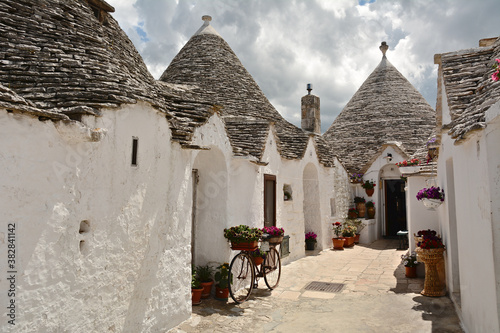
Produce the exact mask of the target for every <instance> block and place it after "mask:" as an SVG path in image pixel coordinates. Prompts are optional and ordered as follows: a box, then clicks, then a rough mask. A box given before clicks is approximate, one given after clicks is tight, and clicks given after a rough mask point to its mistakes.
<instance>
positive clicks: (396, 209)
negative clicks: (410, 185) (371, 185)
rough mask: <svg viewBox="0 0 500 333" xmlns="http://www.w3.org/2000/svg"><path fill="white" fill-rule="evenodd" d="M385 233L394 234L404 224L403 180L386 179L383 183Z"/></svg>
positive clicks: (403, 228)
mask: <svg viewBox="0 0 500 333" xmlns="http://www.w3.org/2000/svg"><path fill="white" fill-rule="evenodd" d="M384 185H385V203H386V205H385V207H386V211H385V217H386V219H385V235H386V236H396V234H397V232H398V231H400V230H408V229H407V226H406V199H405V190H404V188H405V182H404V181H403V180H399V179H390V180H386V181H385V183H384Z"/></svg>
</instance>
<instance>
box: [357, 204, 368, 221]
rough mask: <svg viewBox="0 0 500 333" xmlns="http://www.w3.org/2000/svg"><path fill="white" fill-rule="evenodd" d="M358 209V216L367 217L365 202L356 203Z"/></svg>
mask: <svg viewBox="0 0 500 333" xmlns="http://www.w3.org/2000/svg"><path fill="white" fill-rule="evenodd" d="M356 209H357V210H358V217H361V218H363V217H365V214H366V206H365V203H364V202H358V203H357V204H356Z"/></svg>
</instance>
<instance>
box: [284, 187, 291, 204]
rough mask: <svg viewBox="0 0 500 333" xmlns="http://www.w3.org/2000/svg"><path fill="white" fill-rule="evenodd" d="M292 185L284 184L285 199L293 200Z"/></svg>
mask: <svg viewBox="0 0 500 333" xmlns="http://www.w3.org/2000/svg"><path fill="white" fill-rule="evenodd" d="M292 199H293V197H292V186H291V185H290V184H284V185H283V200H284V201H292Z"/></svg>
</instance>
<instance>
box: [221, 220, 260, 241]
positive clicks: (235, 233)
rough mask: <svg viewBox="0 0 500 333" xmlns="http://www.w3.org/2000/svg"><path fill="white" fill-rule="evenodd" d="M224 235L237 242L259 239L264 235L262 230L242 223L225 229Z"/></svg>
mask: <svg viewBox="0 0 500 333" xmlns="http://www.w3.org/2000/svg"><path fill="white" fill-rule="evenodd" d="M224 237H225V238H227V239H228V240H230V241H232V242H236V243H241V242H251V241H258V240H259V239H260V238H261V237H262V230H260V229H259V228H250V227H249V226H247V225H244V224H242V225H238V226H235V227H231V228H228V229H224Z"/></svg>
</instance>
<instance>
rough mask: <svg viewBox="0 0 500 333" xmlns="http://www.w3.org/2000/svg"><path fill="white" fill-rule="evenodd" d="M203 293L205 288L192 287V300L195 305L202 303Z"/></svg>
mask: <svg viewBox="0 0 500 333" xmlns="http://www.w3.org/2000/svg"><path fill="white" fill-rule="evenodd" d="M201 293H203V288H200V289H192V288H191V301H192V303H193V305H200V304H201Z"/></svg>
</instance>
